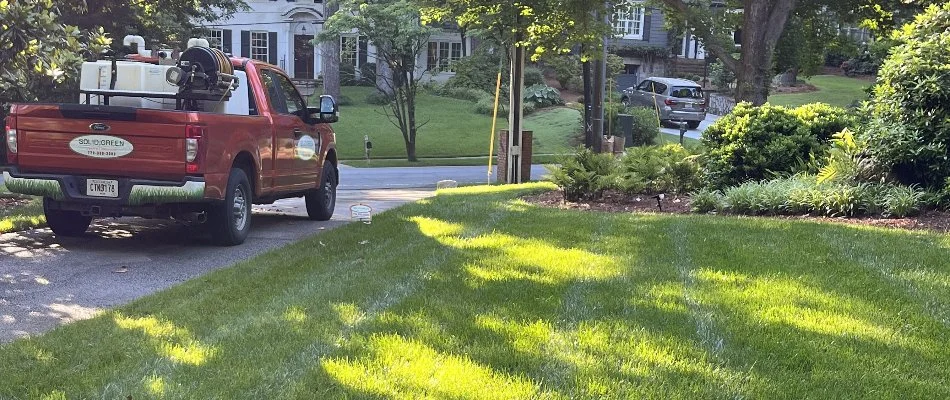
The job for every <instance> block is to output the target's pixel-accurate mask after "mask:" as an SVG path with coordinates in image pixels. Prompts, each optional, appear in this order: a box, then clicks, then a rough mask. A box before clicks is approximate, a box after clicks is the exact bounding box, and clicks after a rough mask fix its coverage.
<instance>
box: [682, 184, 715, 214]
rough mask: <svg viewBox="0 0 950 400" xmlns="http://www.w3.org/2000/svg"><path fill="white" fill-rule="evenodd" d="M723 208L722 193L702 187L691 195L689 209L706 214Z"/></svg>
mask: <svg viewBox="0 0 950 400" xmlns="http://www.w3.org/2000/svg"><path fill="white" fill-rule="evenodd" d="M721 208H722V193H720V192H719V191H717V190H712V189H700V190H699V191H697V192H695V193H693V194H691V195H690V200H689V209H690V211H692V212H695V213H701V214H706V213H710V212H713V211H716V210H719V209H721Z"/></svg>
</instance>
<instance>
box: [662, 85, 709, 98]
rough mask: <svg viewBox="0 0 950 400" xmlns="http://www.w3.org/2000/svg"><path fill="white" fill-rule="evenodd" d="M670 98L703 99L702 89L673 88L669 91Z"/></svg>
mask: <svg viewBox="0 0 950 400" xmlns="http://www.w3.org/2000/svg"><path fill="white" fill-rule="evenodd" d="M670 96H672V97H679V98H683V99H701V98H703V89H702V88H698V87H695V86H673V89H671V90H670Z"/></svg>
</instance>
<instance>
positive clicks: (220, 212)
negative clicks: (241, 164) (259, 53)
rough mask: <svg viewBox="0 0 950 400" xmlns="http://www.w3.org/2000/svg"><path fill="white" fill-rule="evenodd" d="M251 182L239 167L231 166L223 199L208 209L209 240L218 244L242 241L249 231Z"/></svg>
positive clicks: (239, 242) (227, 244) (251, 202)
mask: <svg viewBox="0 0 950 400" xmlns="http://www.w3.org/2000/svg"><path fill="white" fill-rule="evenodd" d="M252 193H253V192H251V184H250V182H249V181H248V179H247V174H246V173H245V172H244V170H242V169H240V168H232V169H231V175H230V176H229V177H228V188H227V190H226V191H225V195H224V201H221V202H215V203H213V204H212V205H211V207H210V208H209V210H208V224H209V228H210V230H211V241H212V242H214V244H217V245H219V246H234V245H238V244H241V243H244V240H245V239H247V234H248V233H249V232H250V231H251V205H252V204H253V198H252Z"/></svg>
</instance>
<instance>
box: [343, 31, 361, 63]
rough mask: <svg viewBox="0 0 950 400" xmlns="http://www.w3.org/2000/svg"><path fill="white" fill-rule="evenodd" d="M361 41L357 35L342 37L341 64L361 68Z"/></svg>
mask: <svg viewBox="0 0 950 400" xmlns="http://www.w3.org/2000/svg"><path fill="white" fill-rule="evenodd" d="M359 51H360V48H359V42H358V41H357V39H356V36H341V37H340V64H342V65H352V66H353V67H354V68H355V69H359Z"/></svg>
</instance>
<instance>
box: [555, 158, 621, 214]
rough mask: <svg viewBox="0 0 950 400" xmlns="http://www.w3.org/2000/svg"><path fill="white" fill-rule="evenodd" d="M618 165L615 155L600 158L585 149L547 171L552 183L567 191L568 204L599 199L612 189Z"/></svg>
mask: <svg viewBox="0 0 950 400" xmlns="http://www.w3.org/2000/svg"><path fill="white" fill-rule="evenodd" d="M616 169H617V162H616V160H615V159H614V156H613V155H612V154H606V153H605V154H598V153H594V152H593V151H591V150H589V149H585V148H583V147H581V148H578V150H577V152H575V153H574V154H573V155H569V156H565V157H561V159H560V160H559V162H558V165H557V166H554V167H548V170H549V171H550V173H551V182H554V184H555V185H557V186H558V187H560V188H561V189H562V190H564V198H565V199H566V200H568V201H578V200H582V199H598V198H601V197H602V196H603V193H604V191H605V190H607V189H610V188H612V187H613V180H614V179H615V171H616Z"/></svg>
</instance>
